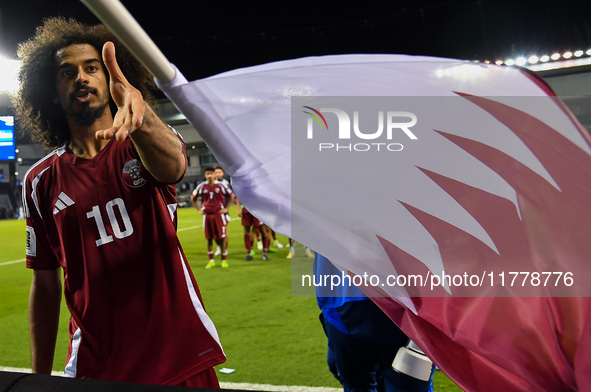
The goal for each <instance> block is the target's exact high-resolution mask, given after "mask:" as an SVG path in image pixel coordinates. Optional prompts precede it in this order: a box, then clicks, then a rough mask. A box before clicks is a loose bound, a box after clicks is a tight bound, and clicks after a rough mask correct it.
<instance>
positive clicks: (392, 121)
mask: <svg viewBox="0 0 591 392" xmlns="http://www.w3.org/2000/svg"><path fill="white" fill-rule="evenodd" d="M302 107H303V108H305V109H308V110H309V111H308V110H303V111H302V112H303V113H306V114H308V115H309V116H310V117H308V123H307V138H308V139H314V120H316V123H318V125H319V126H320V129H321V130H324V128H326V131H328V130H329V129H328V122H327V121H326V118H325V117H324V116H323V115H322V113H333V114H335V115H336V117H337V120H338V123H339V126H338V139H339V140H347V139H349V140H351V138H352V135H351V117H350V116H349V114H347V112H345V111H344V110H341V109H337V108H321V109H320V110H317V109H314V108H313V107H310V106H302ZM374 116H375V114H374ZM377 116H378V129H377V131H375V132H370V133H365V132H362V131H361V130H360V127H359V117H360V116H359V111H353V134H354V136H355V138H357V139H362V140H376V139H379V140H385V141H384V142H377V141H376V142H372V143H349V144H346V143H340V144H339V143H318V149H319V151H326V150H332V151H343V150H344V151H369V150H377V151H402V149H403V148H404V146H403V145H402V144H401V143H390V142H389V141H391V140H392V136H393V135H394V134H395V132H398V131H402V132H403V133H404V134H405V135H406V136H407V137H408V138H409V139H411V140H417V139H418V138H417V137H416V136H415V134H414V133H412V131H411V130H410V129H409V128H411V127H413V126H414V125H416V123H417V116H415V115H414V114H413V113H411V112H396V111H387V112H386V115H385V116H384V112H383V111H378V113H377ZM384 117H385V118H386V137H385V138H384V137H382V134H383V133H384ZM401 120H405V121H401ZM372 131H373V130H372Z"/></svg>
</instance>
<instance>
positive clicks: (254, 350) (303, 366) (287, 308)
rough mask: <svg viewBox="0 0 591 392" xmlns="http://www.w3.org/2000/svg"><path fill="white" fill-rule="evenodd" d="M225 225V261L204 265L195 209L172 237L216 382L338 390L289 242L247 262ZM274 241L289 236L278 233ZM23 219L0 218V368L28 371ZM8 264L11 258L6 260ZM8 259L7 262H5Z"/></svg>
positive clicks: (445, 387)
mask: <svg viewBox="0 0 591 392" xmlns="http://www.w3.org/2000/svg"><path fill="white" fill-rule="evenodd" d="M230 215H231V216H232V221H231V222H230V224H229V225H228V238H229V247H228V263H229V264H230V268H227V269H226V268H224V269H222V268H221V267H220V264H221V262H220V256H216V263H217V266H216V267H215V268H212V269H209V270H205V268H204V267H205V264H206V263H207V251H206V241H205V239H204V236H203V229H202V226H201V224H202V221H201V215H199V214H198V213H197V212H196V211H195V210H194V209H193V208H185V209H180V210H179V212H178V216H179V227H178V234H179V238H180V240H181V243H182V245H183V249H184V251H185V254H186V256H187V258H188V260H189V264H190V265H191V268H192V269H193V273H194V274H195V277H196V279H197V282H198V283H199V288H200V290H201V294H202V297H203V302H204V305H205V308H206V310H207V311H208V313H209V315H210V317H211V319H212V320H213V322H214V323H215V325H216V327H217V330H218V333H219V335H220V340H221V342H222V345H223V347H224V351H225V353H226V356H227V357H228V360H227V361H226V363H224V364H222V365H220V366H218V368H222V367H226V368H231V369H236V371H235V372H234V373H232V374H221V373H218V377H219V379H220V381H226V382H248V383H258V384H275V385H308V386H326V387H340V384H339V383H338V382H337V381H336V380H335V379H334V378H333V377H332V375H331V374H330V372H329V371H328V368H327V366H326V362H325V358H326V337H325V336H324V332H323V331H322V327H321V326H320V323H319V321H318V314H319V309H318V306H317V305H316V299H315V298H310V297H292V295H291V267H290V266H291V263H290V261H289V260H287V259H286V256H287V253H288V251H289V250H288V247H287V246H286V247H285V248H283V249H277V253H269V257H270V260H269V261H263V260H262V259H261V253H260V251H257V253H256V255H255V256H254V259H253V260H252V261H250V262H245V261H244V257H245V256H246V254H245V249H244V244H243V234H242V226H241V225H240V219H239V218H238V216H237V215H236V209H235V207H233V208H232V209H231V211H230ZM278 239H279V242H281V243H282V244H284V245H287V243H288V240H287V239H286V238H285V237H283V236H278ZM24 243H25V224H24V222H22V221H17V220H0V250H1V251H0V367H18V368H30V367H31V361H30V356H29V331H28V321H27V306H28V296H29V287H30V283H31V277H32V272H31V271H29V270H27V269H26V268H25V263H24V257H25V256H24V248H25V244H24ZM293 261H294V263H297V264H298V266H299V268H304V270H305V268H306V264H308V265H309V271H310V273H312V259H311V258H307V257H306V256H305V254H304V249H303V247H301V246H299V247H297V248H296V258H295V259H294V260H293ZM9 262H11V263H9ZM8 263H9V264H8ZM68 318H69V312H68V310H67V308H66V305H65V302H64V301H62V310H61V314H60V330H59V334H58V341H57V347H56V353H55V360H54V366H53V368H54V370H58V371H61V370H63V368H64V366H65V358H66V352H67V347H68V332H67V322H68ZM435 390H436V391H460V389H459V388H458V387H457V386H455V385H454V384H453V383H452V382H451V381H450V380H449V379H448V378H447V377H446V376H445V375H443V374H442V373H441V372H437V373H436V375H435Z"/></svg>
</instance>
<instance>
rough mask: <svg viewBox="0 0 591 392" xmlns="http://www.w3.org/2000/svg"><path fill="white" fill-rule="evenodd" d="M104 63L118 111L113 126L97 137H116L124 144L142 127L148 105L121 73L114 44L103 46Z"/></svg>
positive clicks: (109, 43)
mask: <svg viewBox="0 0 591 392" xmlns="http://www.w3.org/2000/svg"><path fill="white" fill-rule="evenodd" d="M103 62H104V63H105V66H106V67H107V70H108V71H109V75H110V76H111V80H110V83H109V88H110V90H111V97H113V101H115V104H116V105H117V108H118V110H117V113H116V114H115V117H114V119H113V126H112V127H111V128H108V129H104V130H100V131H97V132H96V134H95V137H96V138H97V139H112V138H113V137H115V138H116V139H117V141H119V142H122V141H124V140H125V139H126V138H127V137H128V136H129V135H130V134H131V133H132V132H133V131H135V130H136V129H137V128H139V127H140V126H141V125H142V123H143V119H144V113H145V110H146V106H145V105H146V103H145V102H144V99H143V97H142V94H141V93H140V92H139V90H138V89H136V88H135V87H133V86H132V85H131V84H130V83H129V82H128V81H127V78H126V77H125V75H123V72H121V68H119V64H117V59H116V57H115V45H114V44H113V43H112V42H107V43H105V45H104V46H103Z"/></svg>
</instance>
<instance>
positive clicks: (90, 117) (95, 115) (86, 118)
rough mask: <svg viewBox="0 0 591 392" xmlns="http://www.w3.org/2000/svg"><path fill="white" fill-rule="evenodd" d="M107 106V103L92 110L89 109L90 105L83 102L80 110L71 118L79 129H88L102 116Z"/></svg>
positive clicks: (91, 108)
mask: <svg viewBox="0 0 591 392" xmlns="http://www.w3.org/2000/svg"><path fill="white" fill-rule="evenodd" d="M107 105H108V102H107V104H103V105H101V106H98V107H94V108H93V107H90V104H89V103H88V102H84V106H83V107H82V110H80V111H79V112H77V113H74V115H73V116H72V118H73V119H74V122H75V123H76V125H78V126H79V127H89V126H91V125H92V124H94V122H95V121H96V120H98V119H99V118H101V117H102V116H103V114H104V113H105V108H106V107H107Z"/></svg>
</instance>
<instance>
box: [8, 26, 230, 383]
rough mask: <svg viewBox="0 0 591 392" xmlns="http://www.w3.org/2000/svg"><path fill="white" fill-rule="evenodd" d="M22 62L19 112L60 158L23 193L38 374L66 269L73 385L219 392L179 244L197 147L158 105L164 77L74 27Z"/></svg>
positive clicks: (205, 320) (210, 333)
mask: <svg viewBox="0 0 591 392" xmlns="http://www.w3.org/2000/svg"><path fill="white" fill-rule="evenodd" d="M109 41H112V42H114V44H113V43H112V42H109ZM101 51H102V56H101ZM18 54H19V57H20V59H21V69H20V73H19V80H20V87H19V91H18V93H17V94H16V95H15V97H14V98H13V106H14V107H15V110H16V114H17V117H18V119H19V121H20V123H21V124H22V125H23V126H24V127H25V128H26V129H28V130H30V131H31V132H32V139H33V140H34V141H36V142H44V143H45V146H46V147H47V148H49V149H52V150H53V151H52V152H51V153H50V154H48V155H47V156H46V157H45V158H43V159H42V160H40V161H39V162H37V163H36V164H35V165H33V166H32V167H31V169H30V170H29V171H28V172H27V174H26V175H25V179H24V183H25V184H24V186H23V205H24V210H25V216H26V222H27V236H28V237H27V250H26V254H27V257H26V260H27V267H28V268H32V269H33V281H32V283H31V293H30V297H29V325H30V335H31V360H32V367H33V372H34V373H42V374H50V373H51V370H52V366H53V356H54V351H55V343H56V337H57V330H58V324H59V313H60V303H61V279H60V268H63V273H64V291H65V297H66V304H67V306H68V310H69V311H70V313H71V318H70V322H69V326H68V329H69V332H70V345H69V349H68V360H67V365H66V368H65V374H66V376H68V377H78V378H93V379H100V380H109V381H125V382H136V383H144V384H165V385H183V386H195V387H207V388H219V384H218V381H217V377H216V375H215V371H214V369H213V366H215V365H217V364H220V363H222V362H224V360H225V356H224V353H223V351H222V348H221V346H220V343H219V339H218V334H217V332H216V330H215V327H214V326H213V323H212V322H211V320H210V319H209V317H208V316H207V314H206V313H205V311H204V309H203V305H202V303H201V297H200V294H199V290H198V288H197V282H196V281H195V278H194V277H193V275H192V273H191V269H190V268H189V265H188V263H187V260H186V258H185V255H184V253H183V250H182V248H181V244H180V242H179V240H178V238H177V236H176V205H177V204H176V198H175V192H176V187H175V185H174V184H175V183H177V182H179V181H180V180H181V179H182V178H183V176H184V174H185V171H186V168H187V158H186V154H185V144H184V142H183V140H182V138H181V137H180V136H179V135H178V134H177V133H176V132H175V131H174V130H173V129H172V128H170V127H169V126H167V125H166V124H164V123H163V122H162V120H160V118H159V117H158V116H157V115H156V114H155V113H154V111H153V110H152V108H151V107H150V105H149V103H150V102H153V97H152V95H151V93H150V90H149V89H150V87H153V83H154V82H153V78H152V76H151V75H150V74H149V72H148V71H147V70H146V69H145V68H144V67H143V66H142V65H141V64H140V63H139V62H138V61H137V60H136V59H135V58H134V57H133V55H131V53H129V52H128V51H127V50H126V49H125V47H123V45H121V44H120V43H118V41H117V40H116V38H115V37H114V36H113V35H112V34H111V33H110V32H109V31H108V30H107V29H106V28H105V27H104V26H85V25H82V24H79V23H76V22H75V21H73V20H70V21H66V20H65V19H63V18H51V19H46V20H45V23H44V25H43V26H41V27H39V28H37V32H36V36H35V37H34V38H32V39H31V40H29V41H27V42H25V43H23V44H21V45H20V46H19V50H18ZM119 65H121V67H122V68H120V66H119ZM113 116H114V117H113ZM115 139H116V140H115Z"/></svg>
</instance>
